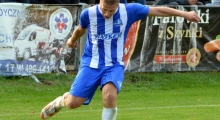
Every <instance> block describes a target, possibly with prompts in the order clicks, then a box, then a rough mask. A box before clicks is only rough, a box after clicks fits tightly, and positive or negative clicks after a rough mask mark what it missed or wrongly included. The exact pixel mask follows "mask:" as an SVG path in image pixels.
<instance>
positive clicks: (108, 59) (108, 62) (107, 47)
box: [104, 17, 114, 66]
mask: <svg viewBox="0 0 220 120" xmlns="http://www.w3.org/2000/svg"><path fill="white" fill-rule="evenodd" d="M113 22H114V21H113V17H111V18H109V19H106V20H105V26H108V27H107V28H105V33H106V34H109V33H110V34H111V33H113V25H112V23H113ZM109 24H111V25H109ZM111 41H112V40H111V39H107V40H105V41H104V48H105V66H112V59H111Z"/></svg>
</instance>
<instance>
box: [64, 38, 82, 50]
mask: <svg viewBox="0 0 220 120" xmlns="http://www.w3.org/2000/svg"><path fill="white" fill-rule="evenodd" d="M67 45H68V46H69V47H71V48H74V49H76V48H77V47H78V45H79V43H78V41H76V42H74V43H73V41H72V40H71V38H69V39H68V40H67Z"/></svg>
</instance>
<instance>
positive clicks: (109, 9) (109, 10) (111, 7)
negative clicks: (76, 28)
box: [99, 0, 119, 19]
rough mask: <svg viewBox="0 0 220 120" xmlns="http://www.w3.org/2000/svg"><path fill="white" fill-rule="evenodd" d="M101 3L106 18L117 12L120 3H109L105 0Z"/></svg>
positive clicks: (101, 0)
mask: <svg viewBox="0 0 220 120" xmlns="http://www.w3.org/2000/svg"><path fill="white" fill-rule="evenodd" d="M99 4H100V9H101V12H102V15H103V17H104V18H106V19H108V18H110V17H111V16H112V15H114V14H115V11H116V10H117V8H118V5H119V3H116V4H113V5H109V4H107V3H105V2H104V0H100V3H99Z"/></svg>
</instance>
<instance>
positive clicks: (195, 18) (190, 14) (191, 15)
mask: <svg viewBox="0 0 220 120" xmlns="http://www.w3.org/2000/svg"><path fill="white" fill-rule="evenodd" d="M184 16H185V17H184V18H185V19H187V20H189V21H190V22H199V21H200V17H199V16H198V14H197V13H196V12H195V11H190V12H186V13H185V15H184Z"/></svg>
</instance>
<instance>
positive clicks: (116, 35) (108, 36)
mask: <svg viewBox="0 0 220 120" xmlns="http://www.w3.org/2000/svg"><path fill="white" fill-rule="evenodd" d="M121 35H122V33H121V32H119V33H112V34H101V35H94V37H95V39H103V40H104V39H118V38H119V37H121Z"/></svg>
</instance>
